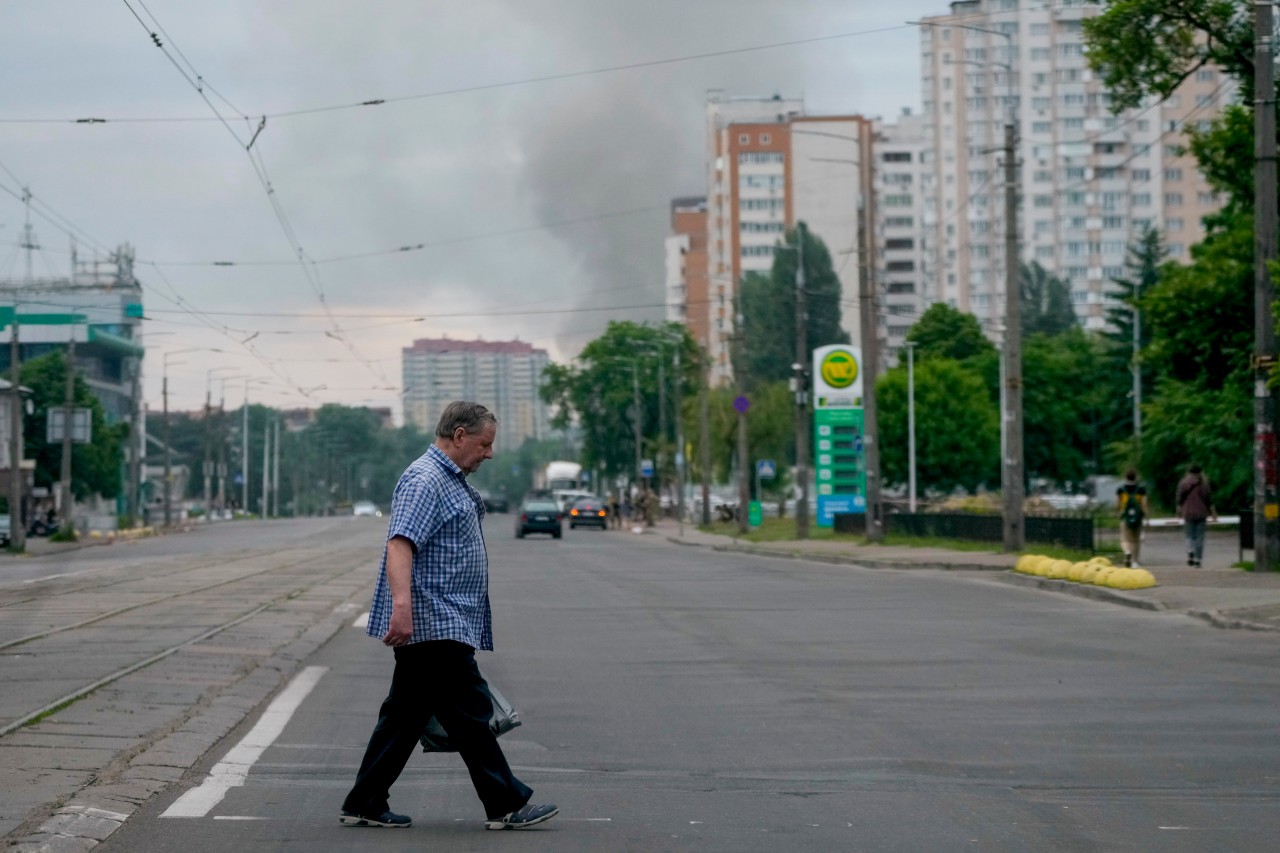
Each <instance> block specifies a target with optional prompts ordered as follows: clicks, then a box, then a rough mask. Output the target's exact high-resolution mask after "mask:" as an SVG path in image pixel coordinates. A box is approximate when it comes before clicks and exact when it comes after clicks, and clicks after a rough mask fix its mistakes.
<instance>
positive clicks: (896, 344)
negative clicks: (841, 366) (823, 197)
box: [873, 112, 932, 368]
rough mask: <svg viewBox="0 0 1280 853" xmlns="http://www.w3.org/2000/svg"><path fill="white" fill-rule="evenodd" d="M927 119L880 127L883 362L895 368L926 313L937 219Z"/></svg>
mask: <svg viewBox="0 0 1280 853" xmlns="http://www.w3.org/2000/svg"><path fill="white" fill-rule="evenodd" d="M924 128H925V120H924V117H923V116H919V115H912V114H911V113H910V112H904V113H903V114H902V115H900V116H899V117H898V119H897V121H896V122H894V123H893V124H887V123H877V125H876V140H875V148H874V149H873V153H874V159H875V198H876V211H877V212H878V216H877V217H876V223H875V258H876V268H875V280H876V286H877V289H878V291H879V294H878V300H879V306H878V307H879V312H880V316H881V335H882V340H881V345H882V346H883V347H884V349H883V350H882V355H881V358H880V360H879V363H880V365H881V366H882V367H886V368H887V367H892V366H893V365H895V364H897V363H898V352H899V350H900V349H901V348H902V345H903V343H904V341H905V340H906V337H907V332H909V331H910V330H911V326H912V325H913V324H914V323H915V321H916V320H917V319H918V318H919V316H920V314H922V313H923V312H924V309H925V307H927V305H928V302H927V301H926V295H927V293H926V288H925V275H926V272H927V268H928V264H927V261H928V252H927V246H928V243H927V240H928V237H929V235H930V233H931V232H930V226H931V225H932V218H931V216H932V215H931V213H930V211H929V208H928V207H927V206H926V205H925V194H924V182H925V176H926V175H927V174H928V169H929V166H928V165H927V163H926V158H925V143H926V139H925V134H924Z"/></svg>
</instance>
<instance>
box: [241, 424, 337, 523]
mask: <svg viewBox="0 0 1280 853" xmlns="http://www.w3.org/2000/svg"><path fill="white" fill-rule="evenodd" d="M347 497H348V498H349V497H351V481H350V480H348V481H347ZM270 501H271V420H270V419H269V418H268V419H267V422H266V423H264V424H263V425H262V518H263V519H264V520H265V519H266V517H267V516H268V515H270V512H269V511H270V509H271V503H270Z"/></svg>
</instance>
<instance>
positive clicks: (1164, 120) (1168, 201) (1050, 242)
mask: <svg viewBox="0 0 1280 853" xmlns="http://www.w3.org/2000/svg"><path fill="white" fill-rule="evenodd" d="M950 5H951V13H950V14H949V15H941V16H937V17H930V18H927V19H926V20H925V22H924V26H922V27H921V28H920V35H921V60H922V86H923V96H924V115H925V118H926V122H927V124H926V127H925V133H926V137H927V148H928V150H927V154H926V156H927V157H928V160H929V162H928V166H929V168H928V171H927V172H926V174H925V175H924V176H923V177H924V181H925V183H924V185H923V187H922V189H923V190H924V192H925V195H926V204H927V205H928V207H929V209H930V211H931V213H932V215H933V219H932V221H931V223H930V225H929V228H928V230H927V231H925V232H924V233H923V234H922V237H923V239H925V240H926V241H927V245H928V251H929V257H928V258H927V259H926V262H927V267H926V269H927V273H926V276H925V282H924V286H925V287H926V289H927V291H928V293H927V294H926V300H927V301H930V302H932V301H945V302H947V303H948V304H950V305H952V306H954V307H956V308H959V309H960V310H963V311H969V312H971V313H973V314H974V315H976V316H977V317H978V318H979V320H980V321H982V322H983V324H984V327H985V328H986V329H987V331H988V332H989V333H990V334H992V335H998V333H999V331H1000V327H1001V318H1002V317H1003V314H1004V281H1005V272H1004V269H1005V261H1004V257H1005V252H1004V242H1003V241H1004V231H1005V228H1004V222H1005V209H1004V208H1005V205H1004V179H1003V155H1002V153H1001V149H1002V146H1003V133H1004V125H1005V124H1006V122H1013V123H1014V126H1015V127H1016V129H1017V139H1018V143H1017V158H1018V165H1019V167H1020V168H1019V182H1020V190H1021V204H1020V209H1019V211H1018V212H1017V215H1018V217H1019V219H1018V225H1019V237H1020V260H1021V261H1022V262H1024V263H1030V262H1032V261H1035V262H1038V263H1039V264H1040V265H1041V266H1042V267H1044V268H1045V269H1047V270H1049V271H1050V272H1051V273H1053V274H1055V275H1057V276H1059V277H1061V278H1064V279H1066V280H1067V281H1069V282H1070V286H1071V299H1072V302H1073V304H1074V306H1075V310H1076V315H1077V317H1078V318H1079V319H1080V321H1081V322H1082V323H1083V324H1084V325H1085V327H1086V328H1090V329H1099V328H1102V327H1103V325H1104V324H1105V322H1106V309H1107V307H1108V304H1109V303H1111V302H1112V301H1113V300H1114V291H1115V286H1114V285H1113V284H1112V280H1113V279H1114V278H1117V277H1121V276H1122V275H1123V274H1124V264H1125V258H1126V252H1127V249H1128V247H1129V245H1130V244H1132V243H1133V242H1134V241H1135V240H1136V239H1137V237H1138V236H1139V235H1140V234H1141V233H1142V232H1143V231H1144V230H1145V229H1146V228H1147V227H1150V226H1155V227H1157V228H1160V229H1161V230H1162V232H1163V233H1164V234H1165V236H1166V239H1167V242H1168V244H1169V252H1170V255H1171V256H1173V257H1174V258H1175V259H1176V258H1179V257H1186V250H1187V247H1188V246H1190V245H1191V244H1193V243H1195V242H1197V241H1198V240H1199V239H1200V238H1201V237H1202V236H1203V229H1202V226H1201V222H1200V220H1201V217H1202V216H1204V215H1205V214H1206V213H1208V212H1210V211H1212V210H1213V209H1214V208H1215V207H1216V205H1217V200H1216V198H1215V197H1214V196H1213V194H1212V192H1211V190H1210V188H1209V187H1208V185H1207V184H1206V183H1205V182H1204V180H1203V177H1202V176H1201V175H1200V174H1199V172H1198V170H1197V169H1196V166H1195V164H1194V162H1193V161H1192V160H1191V159H1190V158H1188V157H1185V156H1183V155H1182V154H1181V153H1180V146H1181V145H1183V144H1184V143H1185V142H1186V139H1185V135H1184V129H1185V128H1186V127H1188V126H1190V125H1193V124H1195V123H1197V122H1202V121H1207V120H1209V119H1212V118H1213V117H1214V116H1215V115H1217V114H1218V112H1219V110H1220V105H1221V104H1223V103H1225V102H1226V99H1227V98H1229V97H1230V96H1231V94H1232V93H1231V92H1230V91H1228V89H1227V87H1226V86H1225V85H1224V81H1223V78H1222V77H1221V75H1218V74H1217V73H1216V72H1214V71H1212V70H1209V69H1206V70H1205V71H1204V72H1203V73H1201V74H1198V75H1196V76H1195V78H1194V79H1191V80H1188V81H1187V82H1186V83H1185V84H1184V86H1183V87H1182V89H1181V90H1180V91H1179V92H1178V94H1176V95H1175V96H1174V97H1172V98H1170V99H1168V100H1167V101H1165V102H1163V103H1158V102H1155V101H1154V100H1153V101H1152V102H1151V103H1149V104H1146V105H1144V106H1142V107H1140V108H1138V109H1134V110H1130V111H1126V112H1124V113H1121V114H1119V115H1112V113H1111V112H1110V109H1109V107H1110V98H1109V95H1108V94H1107V92H1106V90H1105V88H1104V86H1103V84H1102V81H1101V80H1099V79H1098V78H1097V77H1096V76H1095V75H1094V74H1093V73H1092V72H1091V71H1090V69H1089V68H1088V65H1087V62H1086V59H1085V55H1084V34H1083V23H1084V21H1085V19H1086V18H1088V17H1091V16H1093V15H1096V14H1098V13H1099V12H1100V10H1101V7H1100V6H1098V5H1093V4H1086V3H1085V2H1084V0H1055V2H1044V0H959V2H953V3H951V4H950Z"/></svg>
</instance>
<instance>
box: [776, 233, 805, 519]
mask: <svg viewBox="0 0 1280 853" xmlns="http://www.w3.org/2000/svg"><path fill="white" fill-rule="evenodd" d="M805 297H806V294H805V280H804V223H803V222H798V223H796V363H795V366H794V372H795V380H794V382H795V394H796V485H798V486H799V491H798V492H797V493H796V538H797V539H808V538H809V415H808V408H807V406H806V404H807V402H808V397H809V382H808V375H809V370H808V369H809V343H808V340H807V334H806V333H807V332H808V324H809V313H808V300H807V299H806V298H805ZM782 501H783V504H785V503H786V497H785V496H784V497H783V499H782Z"/></svg>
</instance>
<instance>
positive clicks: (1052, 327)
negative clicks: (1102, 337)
mask: <svg viewBox="0 0 1280 853" xmlns="http://www.w3.org/2000/svg"><path fill="white" fill-rule="evenodd" d="M1018 283H1019V285H1020V286H1021V287H1022V310H1023V312H1024V313H1023V316H1022V336H1023V337H1024V338H1028V337H1030V336H1031V335H1036V334H1043V335H1057V334H1061V333H1062V332H1065V331H1067V330H1068V329H1070V328H1072V327H1074V326H1076V325H1077V322H1076V312H1075V309H1074V308H1072V307H1071V285H1070V284H1069V283H1067V281H1066V280H1064V279H1061V278H1058V277H1057V276H1055V275H1053V274H1052V273H1051V272H1049V271H1048V270H1046V269H1045V268H1044V267H1042V266H1040V264H1039V263H1037V262H1036V261H1032V262H1031V265H1030V266H1028V265H1026V264H1022V265H1021V267H1020V268H1019V270H1018Z"/></svg>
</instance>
